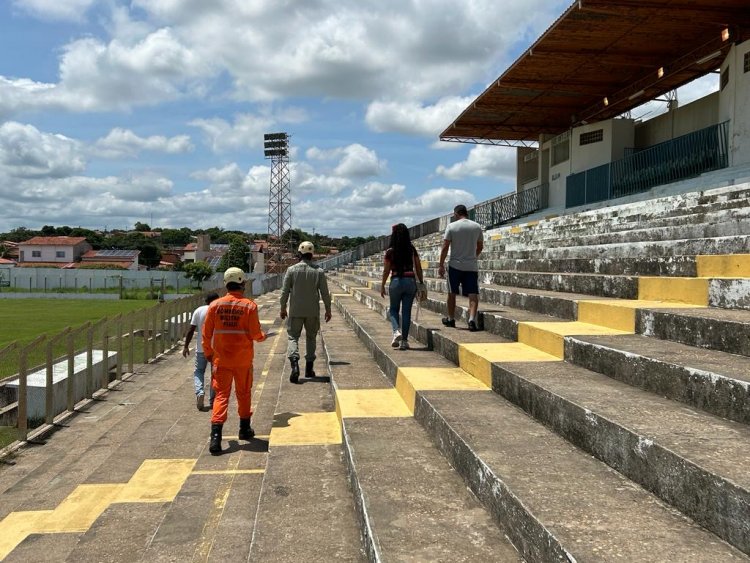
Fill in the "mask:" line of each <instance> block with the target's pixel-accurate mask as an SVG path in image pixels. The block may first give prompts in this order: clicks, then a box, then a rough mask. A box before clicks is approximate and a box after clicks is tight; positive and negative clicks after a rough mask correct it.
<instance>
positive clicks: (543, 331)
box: [518, 322, 632, 360]
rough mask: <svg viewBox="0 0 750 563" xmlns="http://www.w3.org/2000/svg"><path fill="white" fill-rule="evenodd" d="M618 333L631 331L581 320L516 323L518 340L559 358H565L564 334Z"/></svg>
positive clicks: (607, 334)
mask: <svg viewBox="0 0 750 563" xmlns="http://www.w3.org/2000/svg"><path fill="white" fill-rule="evenodd" d="M620 334H632V333H629V332H627V331H624V330H617V329H613V328H609V327H606V326H600V325H593V324H589V323H582V322H570V323H565V322H561V323H556V322H525V323H519V324H518V341H519V342H521V343H523V344H526V345H528V346H531V347H533V348H537V349H538V350H541V351H542V352H545V353H547V354H550V355H552V356H555V357H557V358H559V359H561V360H562V359H564V358H565V337H566V336H587V335H596V336H613V335H620Z"/></svg>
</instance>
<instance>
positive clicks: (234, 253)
mask: <svg viewBox="0 0 750 563" xmlns="http://www.w3.org/2000/svg"><path fill="white" fill-rule="evenodd" d="M249 256H250V247H249V246H248V245H247V243H246V242H245V238H244V237H242V236H240V235H232V236H231V237H229V249H228V250H227V253H226V254H224V256H222V257H221V261H220V262H219V267H218V268H216V269H217V270H218V271H221V272H223V271H225V270H226V269H227V268H241V269H242V270H244V271H245V272H247V271H248V270H249V269H250V266H249V264H248V262H247V259H248V257H249Z"/></svg>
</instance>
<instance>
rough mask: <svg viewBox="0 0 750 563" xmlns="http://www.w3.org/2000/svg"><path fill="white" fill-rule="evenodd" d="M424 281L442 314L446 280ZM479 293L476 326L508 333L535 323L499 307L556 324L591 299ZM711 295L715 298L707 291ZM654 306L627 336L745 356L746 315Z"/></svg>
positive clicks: (353, 282)
mask: <svg viewBox="0 0 750 563" xmlns="http://www.w3.org/2000/svg"><path fill="white" fill-rule="evenodd" d="M335 279H338V280H341V281H342V282H343V283H344V284H346V285H348V286H365V287H371V288H372V289H373V290H376V291H379V289H380V280H379V279H374V278H371V277H367V276H363V275H356V274H347V273H338V274H337V277H336V278H335ZM425 283H426V284H427V286H428V288H429V289H430V292H431V298H430V299H428V300H427V301H426V302H425V303H424V307H425V308H428V309H431V310H433V311H440V312H443V313H445V305H444V303H443V302H442V300H441V299H439V298H437V297H436V293H437V295H440V294H445V292H446V291H447V285H446V282H445V280H442V279H426V280H425ZM479 292H480V300H481V302H482V303H483V304H484V305H483V309H484V311H482V310H480V317H479V324H480V326H482V325H483V324H484V322H485V320H486V319H485V313H489V314H490V315H494V316H495V317H498V318H495V319H493V320H492V321H491V322H493V323H495V324H496V325H497V324H498V323H500V324H501V325H505V326H506V327H507V328H508V329H509V330H516V331H517V326H518V323H519V322H534V321H537V320H539V319H536V318H533V317H528V318H525V317H524V316H523V315H521V314H520V313H517V312H515V311H505V310H503V311H498V310H497V307H498V306H500V307H510V308H512V309H513V310H523V311H529V312H533V313H538V314H542V315H549V316H552V317H556V318H559V319H561V320H576V319H578V309H579V306H580V303H582V302H590V301H592V297H591V295H583V294H566V293H559V292H553V291H546V290H534V289H525V288H516V287H499V286H492V285H486V284H480V290H479ZM711 295H712V296H714V295H717V294H716V293H713V292H712V293H711ZM718 295H721V293H718ZM712 298H713V297H712ZM594 301H595V302H596V303H597V304H601V305H607V304H612V305H614V306H620V305H625V306H626V307H627V306H629V304H628V303H621V302H619V301H618V300H617V299H608V298H596V299H594ZM657 304H658V303H652V304H650V305H649V304H647V303H644V304H641V305H639V306H638V308H636V309H635V310H634V311H633V315H634V326H633V329H632V330H631V332H635V333H637V334H642V335H645V336H651V337H654V338H658V339H661V340H669V341H672V342H679V343H683V344H688V345H691V346H696V347H699V348H705V349H710V350H717V351H723V352H727V353H730V354H739V355H743V356H750V311H748V310H727V309H715V308H698V309H694V308H690V306H687V308H685V307H686V306H685V305H680V304H678V303H675V304H671V303H668V302H667V303H663V304H660V305H659V306H660V307H666V308H659V309H656V308H653V307H655V306H656V305H657ZM678 305H679V308H678ZM498 334H503V335H504V336H505V337H506V338H511V339H513V338H514V336H513V335H512V333H510V334H508V333H500V332H498Z"/></svg>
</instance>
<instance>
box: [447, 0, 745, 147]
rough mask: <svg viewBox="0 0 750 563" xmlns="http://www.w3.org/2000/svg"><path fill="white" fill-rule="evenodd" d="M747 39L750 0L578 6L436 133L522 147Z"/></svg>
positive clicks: (704, 69) (671, 80)
mask: <svg viewBox="0 0 750 563" xmlns="http://www.w3.org/2000/svg"><path fill="white" fill-rule="evenodd" d="M748 38H750V2H748V1H747V0H612V1H609V0H581V1H579V2H575V3H574V4H573V5H571V6H570V7H569V8H568V9H567V10H566V11H565V13H563V15H562V16H560V17H559V18H558V20H557V21H556V22H555V23H554V24H552V26H551V27H550V28H549V29H547V31H546V32H545V33H544V34H543V35H542V36H541V37H540V38H539V39H538V40H537V41H536V42H535V43H534V44H533V45H532V46H531V47H529V49H527V50H526V51H525V52H524V53H523V54H522V55H521V56H520V57H519V58H518V59H517V60H516V62H514V63H513V64H512V65H511V66H510V67H509V68H508V69H507V70H506V71H505V72H504V73H503V74H502V76H500V78H498V79H497V80H495V81H494V82H493V83H492V84H491V85H490V86H489V87H488V88H487V89H486V90H485V91H484V92H483V93H482V94H481V95H480V96H479V97H478V98H477V99H476V100H475V101H474V102H473V103H472V104H471V105H470V106H469V107H467V108H466V109H465V110H464V111H463V113H462V114H461V115H460V116H459V117H458V118H457V119H456V120H455V121H454V122H453V123H452V124H451V125H450V126H449V127H448V128H447V129H446V130H445V131H443V132H442V133H441V135H440V139H441V140H444V141H455V142H468V143H483V144H509V145H518V144H521V145H523V144H526V143H529V142H533V141H537V140H538V139H539V136H540V135H541V134H549V135H556V134H559V133H562V132H564V131H566V130H568V129H569V128H570V127H573V126H577V125H582V124H585V123H588V122H589V121H592V122H593V121H602V120H605V119H609V118H612V117H616V116H618V115H620V114H622V113H625V112H627V111H629V110H631V109H633V108H635V107H637V106H639V105H641V104H643V103H644V102H646V101H648V100H651V99H654V98H657V97H659V96H661V95H663V94H665V93H667V92H669V91H671V90H674V89H675V88H678V87H680V86H682V85H684V84H686V83H688V82H690V81H692V80H694V79H696V78H699V77H700V76H703V75H705V74H708V73H709V72H712V71H714V70H715V69H716V68H717V67H718V66H719V64H720V63H721V61H722V59H723V57H724V55H726V53H727V52H728V51H729V49H730V47H731V45H732V43H734V42H741V41H744V40H746V39H748Z"/></svg>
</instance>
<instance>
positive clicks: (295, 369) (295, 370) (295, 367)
mask: <svg viewBox="0 0 750 563" xmlns="http://www.w3.org/2000/svg"><path fill="white" fill-rule="evenodd" d="M289 362H290V363H291V364H292V372H291V373H290V374H289V381H291V382H292V383H297V382H298V381H299V360H298V359H297V358H289Z"/></svg>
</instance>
